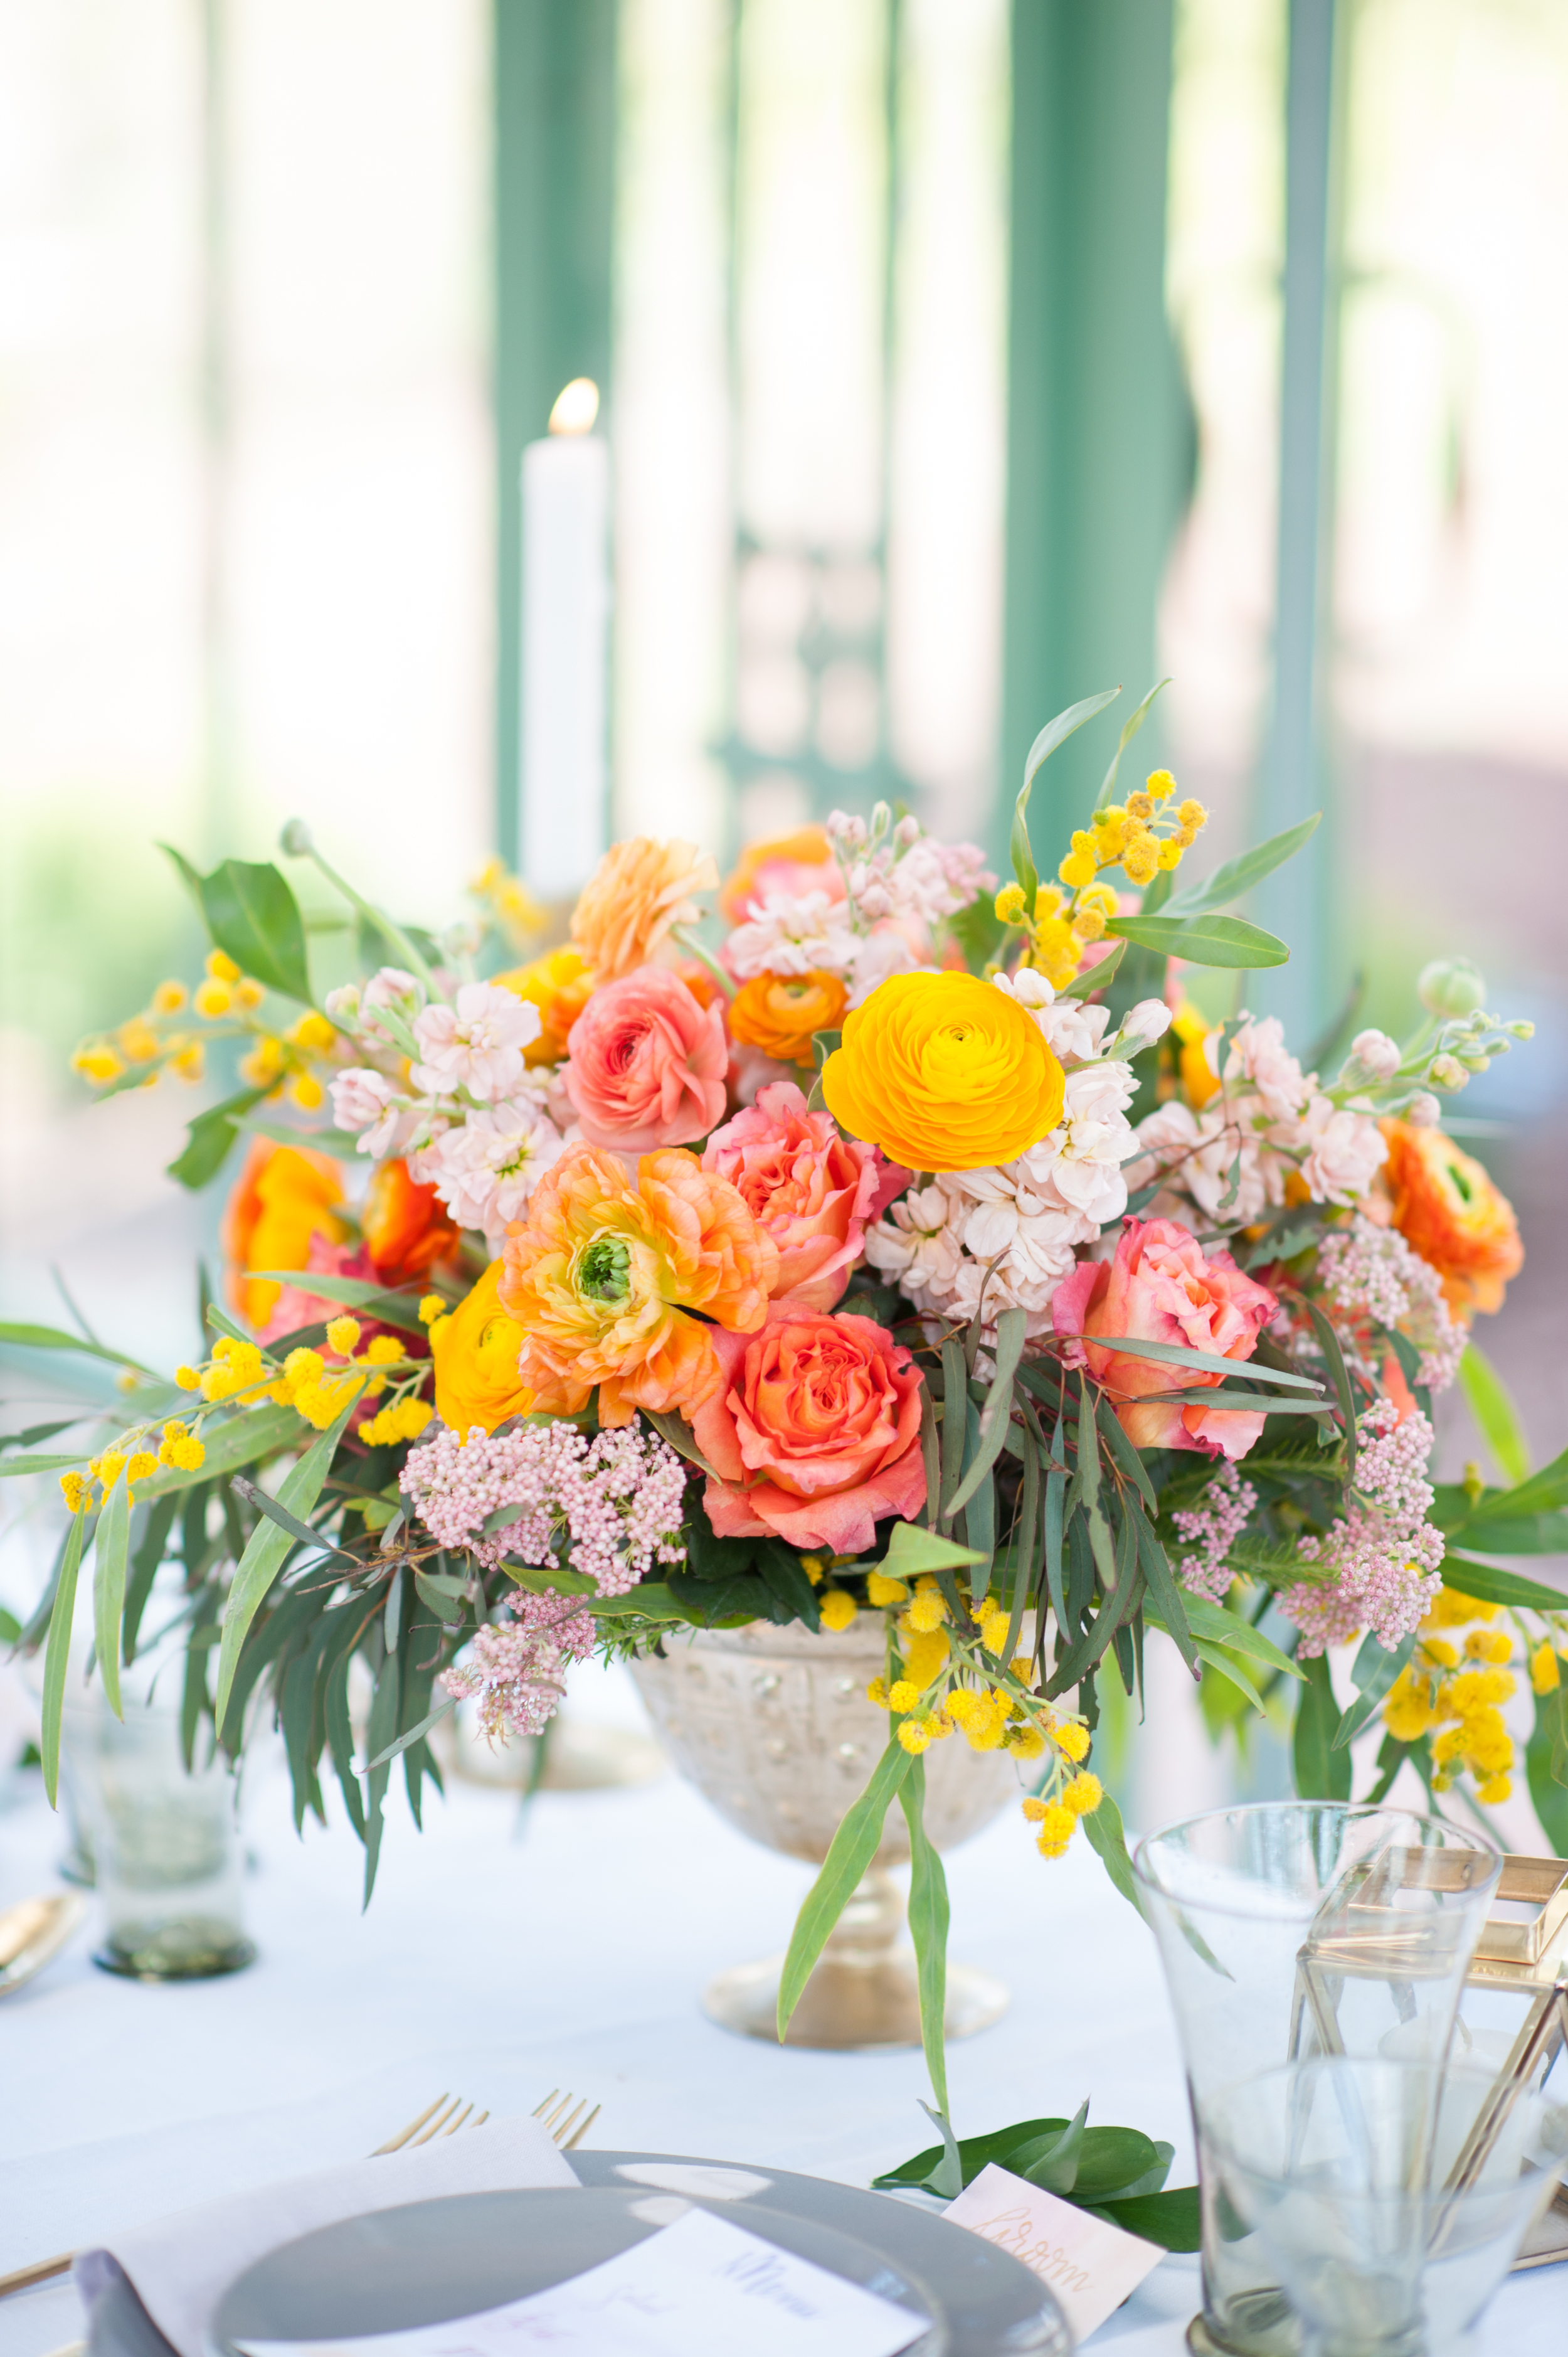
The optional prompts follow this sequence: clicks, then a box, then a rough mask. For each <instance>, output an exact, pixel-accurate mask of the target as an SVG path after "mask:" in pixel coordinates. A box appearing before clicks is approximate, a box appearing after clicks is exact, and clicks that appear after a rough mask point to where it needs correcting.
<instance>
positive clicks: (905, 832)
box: [893, 814, 920, 850]
mask: <svg viewBox="0 0 1568 2357" xmlns="http://www.w3.org/2000/svg"><path fill="white" fill-rule="evenodd" d="M893 840H894V842H895V843H901V844H902V845H904V848H905V849H906V850H908V847H909V845H910V844H912V843H918V842H919V840H920V822H919V820H918V818H916V817H914V816H913V815H912V814H911V815H910V816H908V817H906V818H901V819H900V820H899V822H898V823H897V826H896V827H895V828H894V830H893Z"/></svg>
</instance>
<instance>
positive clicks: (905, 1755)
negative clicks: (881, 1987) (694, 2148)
mask: <svg viewBox="0 0 1568 2357" xmlns="http://www.w3.org/2000/svg"><path fill="white" fill-rule="evenodd" d="M921 1535H922V1536H923V1535H924V1534H921ZM913 1765H914V1754H913V1753H912V1752H908V1751H906V1750H905V1749H904V1747H903V1745H902V1744H901V1743H900V1742H898V1741H897V1738H894V1739H893V1740H892V1741H890V1742H889V1743H888V1746H887V1748H886V1750H885V1751H884V1753H883V1754H882V1757H881V1759H880V1760H878V1761H877V1763H876V1765H875V1768H874V1769H873V1770H872V1773H871V1781H870V1782H869V1783H868V1784H867V1785H866V1788H865V1792H862V1794H861V1795H860V1798H859V1799H858V1800H857V1801H854V1802H853V1803H851V1805H850V1806H849V1808H848V1809H847V1810H846V1811H845V1812H844V1816H843V1823H842V1824H840V1826H839V1829H838V1831H837V1833H836V1834H834V1835H833V1837H832V1843H831V1844H830V1846H829V1849H828V1854H827V1857H825V1858H824V1860H823V1861H822V1872H821V1873H820V1874H819V1875H818V1877H817V1878H816V1880H815V1882H813V1883H812V1885H811V1889H810V1890H809V1891H808V1892H807V1894H806V1898H805V1902H804V1904H803V1905H802V1907H801V1909H800V1914H799V1915H798V1916H797V1917H796V1919H795V1928H794V1931H793V1932H791V1933H790V1935H789V1952H788V1953H787V1954H786V1956H785V1958H784V1969H783V1972H782V1974H781V1975H780V1976H779V2040H780V2042H781V2043H782V2040H783V2038H784V2034H785V2032H786V2030H787V2029H789V2018H790V2016H791V2015H792V2014H793V2012H794V2010H795V2007H797V2006H798V2005H799V2003H800V1993H801V1991H802V1990H803V1989H804V1987H805V1986H806V1983H807V1982H808V1981H809V1980H810V1978H811V1973H812V1970H813V1968H814V1966H815V1964H816V1962H817V1959H818V1957H819V1956H820V1955H821V1954H822V1950H823V1948H824V1947H825V1946H826V1945H827V1939H828V1934H829V1932H831V1931H832V1928H833V1925H834V1924H835V1923H836V1922H837V1921H838V1920H839V1917H840V1916H841V1915H842V1914H843V1910H844V1908H845V1906H846V1905H847V1904H848V1902H849V1898H850V1894H851V1893H852V1892H853V1891H854V1890H855V1889H857V1888H858V1886H859V1885H860V1883H861V1882H862V1880H863V1879H864V1878H865V1872H866V1869H867V1867H869V1866H870V1864H871V1861H872V1859H873V1858H874V1857H875V1855H876V1850H877V1845H878V1844H879V1842H880V1841H881V1839H882V1824H883V1820H884V1818H885V1817H886V1814H887V1804H888V1803H889V1802H890V1801H891V1800H892V1798H893V1796H894V1794H895V1793H896V1792H897V1790H898V1788H899V1786H900V1785H901V1784H902V1783H903V1781H904V1779H905V1777H906V1776H907V1775H908V1772H909V1770H910V1769H911V1768H912V1767H913Z"/></svg>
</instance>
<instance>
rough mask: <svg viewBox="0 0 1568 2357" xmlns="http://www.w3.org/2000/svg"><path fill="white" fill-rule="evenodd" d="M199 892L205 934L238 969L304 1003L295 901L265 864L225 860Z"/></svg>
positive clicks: (306, 990)
mask: <svg viewBox="0 0 1568 2357" xmlns="http://www.w3.org/2000/svg"><path fill="white" fill-rule="evenodd" d="M199 893H200V898H201V912H202V915H203V916H204V917H205V918H206V920H207V930H208V931H209V933H210V934H211V936H212V939H213V941H214V942H215V943H216V945H217V946H218V948H219V949H220V950H224V951H226V952H227V953H228V954H229V956H230V957H231V958H232V959H233V960H234V962H235V963H236V964H237V965H238V966H239V967H240V968H241V969H242V972H243V973H245V974H253V975H254V977H255V979H256V980H257V981H258V982H264V983H265V984H266V985H267V988H268V989H269V990H281V991H282V992H283V994H284V996H285V997H286V998H297V999H299V1000H300V1001H301V1002H302V1004H304V1005H306V1006H308V1005H309V1004H310V970H309V966H308V964H307V963H306V948H305V927H304V925H303V923H302V922H301V920H300V914H299V903H298V901H297V900H296V899H295V897H294V893H293V891H292V890H291V889H290V888H289V886H288V884H287V883H286V882H285V879H284V877H283V876H282V875H281V874H280V873H279V871H278V869H277V868H275V867H274V866H273V864H272V862H271V861H270V860H251V859H225V860H224V861H223V862H222V864H221V866H218V867H215V868H214V869H213V870H212V873H211V875H210V876H203V877H201V879H200V882H199Z"/></svg>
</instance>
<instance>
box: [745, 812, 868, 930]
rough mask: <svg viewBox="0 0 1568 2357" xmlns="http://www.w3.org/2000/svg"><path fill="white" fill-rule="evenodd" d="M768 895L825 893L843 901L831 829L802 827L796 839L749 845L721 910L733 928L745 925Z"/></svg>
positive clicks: (772, 837) (785, 836)
mask: <svg viewBox="0 0 1568 2357" xmlns="http://www.w3.org/2000/svg"><path fill="white" fill-rule="evenodd" d="M764 892H789V893H792V894H794V895H795V896H797V897H799V895H800V894H801V893H802V892H825V893H826V894H827V896H828V898H829V899H830V900H842V899H843V877H842V875H841V874H840V873H839V866H838V862H837V860H836V859H835V858H834V857H833V851H832V844H831V843H830V842H829V841H828V838H827V831H826V829H825V828H823V827H820V826H802V827H798V828H797V829H796V831H795V833H794V834H774V835H768V836H767V837H765V838H764V839H763V841H761V842H760V843H748V844H747V845H746V849H745V850H744V851H743V852H742V853H741V855H740V857H739V858H738V859H737V860H736V864H735V867H734V870H733V872H732V873H731V874H730V875H728V876H726V877H725V882H724V889H723V891H722V892H721V893H720V894H719V908H720V910H721V911H722V913H723V914H724V915H725V916H726V917H727V918H728V919H729V920H730V923H731V924H732V925H740V924H744V923H745V921H746V909H747V908H748V907H749V906H750V904H751V902H752V901H753V900H755V899H757V897H758V895H759V894H761V893H764Z"/></svg>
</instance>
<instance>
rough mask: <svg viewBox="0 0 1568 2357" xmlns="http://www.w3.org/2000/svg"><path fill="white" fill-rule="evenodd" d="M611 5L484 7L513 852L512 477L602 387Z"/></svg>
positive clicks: (499, 776)
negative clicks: (558, 415)
mask: <svg viewBox="0 0 1568 2357" xmlns="http://www.w3.org/2000/svg"><path fill="white" fill-rule="evenodd" d="M615 36H616V0H493V16H492V34H491V38H492V54H491V81H492V91H493V104H494V139H495V156H494V173H495V178H494V204H495V214H494V231H493V241H494V242H493V258H494V272H495V293H494V303H495V315H494V317H495V324H494V359H493V383H494V401H495V431H496V707H495V709H496V726H495V762H496V839H497V847H498V849H499V852H500V855H501V856H502V858H503V859H505V860H506V861H507V862H508V864H509V865H510V866H516V864H517V858H518V834H519V808H518V754H519V744H520V726H519V708H518V699H519V678H518V670H519V654H520V650H521V630H522V602H521V531H520V510H519V498H518V481H519V470H520V468H521V461H522V450H523V446H524V444H525V443H528V442H532V441H533V440H535V439H536V438H537V437H538V436H540V435H541V434H542V433H543V432H544V430H545V427H546V425H547V424H548V422H549V417H550V410H551V405H552V404H553V401H554V399H555V396H556V394H557V393H559V392H560V390H561V388H562V386H563V385H564V384H569V383H570V382H571V381H572V379H573V378H574V377H577V376H588V377H592V378H593V380H594V382H595V383H596V385H597V386H598V388H599V392H600V394H601V395H602V396H604V397H605V399H606V401H607V397H608V393H609V389H610V350H611V339H610V307H611V276H610V267H611V264H610V256H611V224H612V220H613V215H614V160H615V96H616V38H615Z"/></svg>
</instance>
